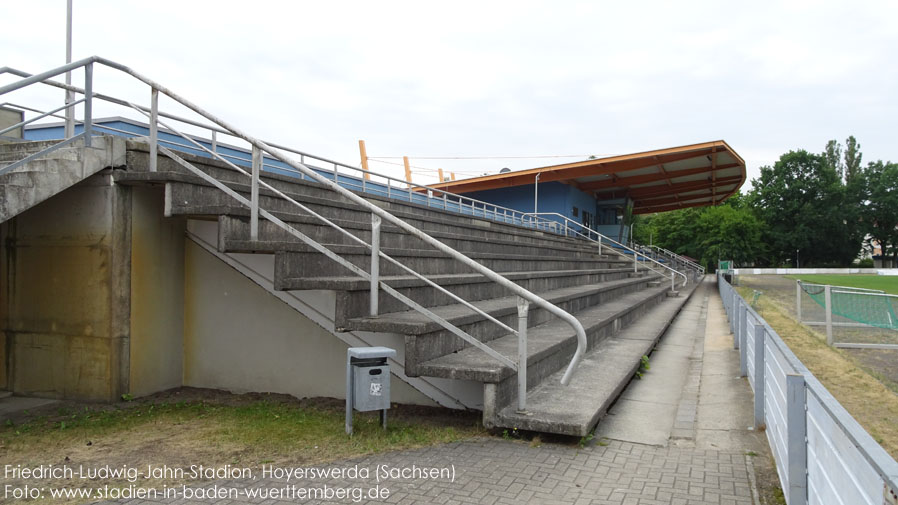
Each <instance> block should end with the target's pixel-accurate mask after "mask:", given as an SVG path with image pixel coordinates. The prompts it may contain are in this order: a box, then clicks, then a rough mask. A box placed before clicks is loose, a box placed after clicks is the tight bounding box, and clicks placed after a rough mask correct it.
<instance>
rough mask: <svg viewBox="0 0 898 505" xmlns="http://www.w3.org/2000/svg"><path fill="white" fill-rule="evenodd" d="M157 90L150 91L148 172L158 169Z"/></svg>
mask: <svg viewBox="0 0 898 505" xmlns="http://www.w3.org/2000/svg"><path fill="white" fill-rule="evenodd" d="M158 120H159V90H158V89H156V88H152V89H151V90H150V172H155V171H156V170H157V169H158V165H157V163H158V157H159V149H158V146H159V122H158Z"/></svg>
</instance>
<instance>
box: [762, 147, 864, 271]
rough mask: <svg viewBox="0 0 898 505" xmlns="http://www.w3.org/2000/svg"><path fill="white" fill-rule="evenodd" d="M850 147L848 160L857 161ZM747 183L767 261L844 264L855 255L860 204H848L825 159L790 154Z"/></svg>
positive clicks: (857, 155) (834, 171) (803, 153)
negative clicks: (760, 224) (761, 223)
mask: <svg viewBox="0 0 898 505" xmlns="http://www.w3.org/2000/svg"><path fill="white" fill-rule="evenodd" d="M852 139H853V137H850V138H849V140H852ZM851 146H852V147H851V150H852V153H853V154H852V156H854V158H852V160H854V159H860V153H859V152H857V147H858V146H857V144H856V142H854V143H852V144H851ZM848 151H849V149H846V171H847V170H848V165H849V162H848ZM852 162H853V161H852ZM752 183H753V189H752V191H751V194H750V200H751V203H752V206H753V207H754V208H755V210H756V211H757V213H758V216H759V217H760V218H761V220H762V221H764V223H765V224H766V233H765V237H764V240H765V242H766V243H767V246H768V248H769V249H768V251H769V257H768V261H769V262H771V263H774V264H781V263H784V262H787V261H791V260H793V259H794V258H795V256H796V253H798V254H799V255H800V257H801V263H802V264H808V265H814V264H817V265H824V264H839V265H845V264H849V263H851V261H852V260H854V258H855V257H856V256H857V254H858V251H860V248H861V244H862V240H863V235H862V231H861V226H860V225H859V219H860V212H859V210H860V209H859V202H858V201H856V200H854V201H851V200H852V199H851V198H849V196H850V193H849V192H848V191H847V190H846V187H845V186H844V185H843V184H842V182H841V180H840V178H839V174H838V172H837V169H836V168H835V167H833V166H832V164H831V162H830V161H829V160H828V156H827V155H825V154H824V155H817V154H812V153H809V152H807V151H804V150H800V151H790V152H789V153H787V154H784V155H782V156H781V157H780V159H779V161H777V162H776V163H775V164H774V165H773V166H772V167H770V166H765V167H761V176H760V178H758V179H755V180H754V181H752Z"/></svg>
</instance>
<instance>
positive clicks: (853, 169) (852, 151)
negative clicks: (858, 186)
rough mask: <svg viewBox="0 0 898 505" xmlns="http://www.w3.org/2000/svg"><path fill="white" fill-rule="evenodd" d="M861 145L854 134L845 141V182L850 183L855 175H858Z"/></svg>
mask: <svg viewBox="0 0 898 505" xmlns="http://www.w3.org/2000/svg"><path fill="white" fill-rule="evenodd" d="M862 157H863V155H862V154H861V145H860V144H858V143H857V139H855V138H854V135H851V136H849V137H848V140H846V141H845V182H846V183H847V184H851V182H852V180H854V178H855V176H857V175H860V170H861V158H862Z"/></svg>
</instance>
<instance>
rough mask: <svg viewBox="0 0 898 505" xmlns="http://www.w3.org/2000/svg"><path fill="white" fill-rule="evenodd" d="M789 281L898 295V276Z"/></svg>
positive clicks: (810, 277)
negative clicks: (872, 290)
mask: <svg viewBox="0 0 898 505" xmlns="http://www.w3.org/2000/svg"><path fill="white" fill-rule="evenodd" d="M786 277H787V278H789V279H800V280H802V281H804V282H810V283H813V284H829V285H831V286H848V287H852V288H863V289H878V290H880V291H885V292H886V293H891V294H893V295H898V276H890V275H872V274H850V275H787V276H786Z"/></svg>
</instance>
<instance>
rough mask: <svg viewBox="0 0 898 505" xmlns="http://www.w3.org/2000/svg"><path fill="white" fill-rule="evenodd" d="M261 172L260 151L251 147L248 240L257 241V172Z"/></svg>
mask: <svg viewBox="0 0 898 505" xmlns="http://www.w3.org/2000/svg"><path fill="white" fill-rule="evenodd" d="M261 171H262V150H261V149H259V148H258V147H256V146H253V174H252V183H251V185H250V197H249V203H250V205H249V239H250V240H253V241H255V240H259V172H261Z"/></svg>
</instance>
